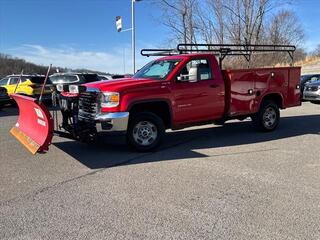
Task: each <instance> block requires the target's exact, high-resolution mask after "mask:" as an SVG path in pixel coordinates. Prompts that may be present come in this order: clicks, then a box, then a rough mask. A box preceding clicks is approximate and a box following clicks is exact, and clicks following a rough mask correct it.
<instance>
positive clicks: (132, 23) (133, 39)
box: [116, 0, 142, 74]
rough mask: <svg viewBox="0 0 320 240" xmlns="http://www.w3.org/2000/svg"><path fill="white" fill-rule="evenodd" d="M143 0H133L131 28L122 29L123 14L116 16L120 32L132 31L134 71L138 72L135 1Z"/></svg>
mask: <svg viewBox="0 0 320 240" xmlns="http://www.w3.org/2000/svg"><path fill="white" fill-rule="evenodd" d="M141 1H142V0H131V28H128V29H125V30H122V19H121V16H117V17H116V25H117V30H118V32H126V31H130V30H131V31H132V32H131V51H132V73H133V74H135V73H136V29H135V3H136V2H141Z"/></svg>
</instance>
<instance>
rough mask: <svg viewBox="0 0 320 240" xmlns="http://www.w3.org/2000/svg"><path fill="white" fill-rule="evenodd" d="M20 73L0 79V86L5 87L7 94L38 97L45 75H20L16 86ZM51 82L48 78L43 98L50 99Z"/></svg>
mask: <svg viewBox="0 0 320 240" xmlns="http://www.w3.org/2000/svg"><path fill="white" fill-rule="evenodd" d="M19 78H20V75H9V76H6V77H5V78H3V79H1V80H0V86H2V87H4V88H6V89H7V92H8V94H9V95H10V94H12V93H14V91H15V90H16V93H19V94H22V95H26V96H30V97H34V98H39V96H40V93H41V88H42V84H43V83H44V80H45V76H43V75H22V76H21V81H20V83H19V85H18V86H17V83H18V81H19ZM50 85H51V82H50V80H49V79H48V82H47V85H46V86H45V90H44V94H43V99H44V100H45V99H48V100H49V99H51V88H50Z"/></svg>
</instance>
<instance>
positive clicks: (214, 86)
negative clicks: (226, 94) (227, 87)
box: [209, 84, 219, 88]
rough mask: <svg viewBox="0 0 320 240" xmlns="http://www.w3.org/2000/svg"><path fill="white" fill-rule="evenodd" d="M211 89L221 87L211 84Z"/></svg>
mask: <svg viewBox="0 0 320 240" xmlns="http://www.w3.org/2000/svg"><path fill="white" fill-rule="evenodd" d="M209 87H211V88H217V87H219V85H218V84H211V85H209Z"/></svg>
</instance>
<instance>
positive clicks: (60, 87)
mask: <svg viewBox="0 0 320 240" xmlns="http://www.w3.org/2000/svg"><path fill="white" fill-rule="evenodd" d="M57 90H58V91H59V92H63V85H62V84H58V85H57Z"/></svg>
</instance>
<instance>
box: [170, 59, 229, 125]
mask: <svg viewBox="0 0 320 240" xmlns="http://www.w3.org/2000/svg"><path fill="white" fill-rule="evenodd" d="M222 88H223V86H221V82H219V81H217V79H215V78H214V76H213V71H212V69H211V65H210V62H209V60H208V59H205V58H201V59H194V60H191V61H189V62H188V63H187V64H186V65H185V67H184V68H183V69H182V71H181V72H180V74H178V77H177V79H176V81H175V83H174V84H173V93H174V104H173V108H174V113H175V114H174V119H175V122H177V123H178V124H188V123H194V122H201V121H207V120H213V119H216V118H219V117H221V115H222V113H223V111H224V97H222V98H221V96H220V95H221V94H219V93H220V92H221V90H223V89H222Z"/></svg>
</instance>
